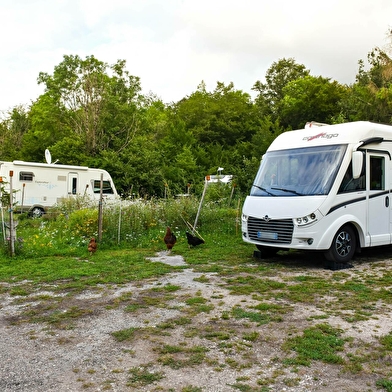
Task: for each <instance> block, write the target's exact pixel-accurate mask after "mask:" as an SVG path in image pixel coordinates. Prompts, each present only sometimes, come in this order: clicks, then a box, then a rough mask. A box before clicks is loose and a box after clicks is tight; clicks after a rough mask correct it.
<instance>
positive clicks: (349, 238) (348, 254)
mask: <svg viewBox="0 0 392 392" xmlns="http://www.w3.org/2000/svg"><path fill="white" fill-rule="evenodd" d="M356 247H357V239H356V236H355V231H354V229H353V228H352V227H351V226H349V225H345V226H342V227H341V228H340V229H339V230H338V231H337V233H336V234H335V236H334V237H333V240H332V244H331V247H330V248H329V250H328V251H327V252H326V253H325V257H326V259H327V260H330V261H334V262H337V263H348V262H349V261H350V260H351V259H352V257H353V256H354V253H355V249H356Z"/></svg>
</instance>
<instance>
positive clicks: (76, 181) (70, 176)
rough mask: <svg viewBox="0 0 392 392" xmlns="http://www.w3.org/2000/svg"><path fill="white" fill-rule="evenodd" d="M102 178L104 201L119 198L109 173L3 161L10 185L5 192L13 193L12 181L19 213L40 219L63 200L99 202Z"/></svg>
mask: <svg viewBox="0 0 392 392" xmlns="http://www.w3.org/2000/svg"><path fill="white" fill-rule="evenodd" d="M10 175H12V179H11V176H10ZM101 175H102V180H103V181H102V185H103V186H102V196H103V198H105V199H116V198H117V197H118V194H117V191H116V188H115V186H114V183H113V180H112V178H111V176H110V174H109V173H108V172H107V171H106V170H102V169H92V168H89V167H86V166H71V165H58V164H52V163H36V162H24V161H13V162H2V161H0V176H1V178H2V181H3V182H4V183H5V184H6V185H5V189H6V190H7V191H9V185H10V183H11V182H12V189H13V190H14V191H15V193H14V195H15V196H14V203H15V210H16V211H19V212H20V211H29V214H30V215H31V216H34V217H40V216H41V215H42V214H43V213H45V212H46V211H47V210H48V208H50V207H53V206H55V205H56V204H57V203H59V202H61V200H63V199H66V198H72V197H77V196H78V195H80V196H83V195H85V196H86V197H89V198H91V199H92V200H96V201H99V200H100V194H101Z"/></svg>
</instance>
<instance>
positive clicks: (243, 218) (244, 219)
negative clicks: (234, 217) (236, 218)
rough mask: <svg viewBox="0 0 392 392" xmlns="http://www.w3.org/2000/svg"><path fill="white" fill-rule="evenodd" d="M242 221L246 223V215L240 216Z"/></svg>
mask: <svg viewBox="0 0 392 392" xmlns="http://www.w3.org/2000/svg"><path fill="white" fill-rule="evenodd" d="M242 221H243V222H247V221H248V215H245V214H242Z"/></svg>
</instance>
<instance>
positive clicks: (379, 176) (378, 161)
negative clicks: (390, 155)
mask: <svg viewBox="0 0 392 392" xmlns="http://www.w3.org/2000/svg"><path fill="white" fill-rule="evenodd" d="M384 168H385V159H384V157H375V156H371V157H370V190H371V191H379V190H383V189H385V175H384V173H385V170H384Z"/></svg>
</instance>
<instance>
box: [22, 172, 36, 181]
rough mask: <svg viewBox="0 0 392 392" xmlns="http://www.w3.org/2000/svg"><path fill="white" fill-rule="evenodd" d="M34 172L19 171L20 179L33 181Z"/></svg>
mask: <svg viewBox="0 0 392 392" xmlns="http://www.w3.org/2000/svg"><path fill="white" fill-rule="evenodd" d="M33 179H34V173H33V172H20V173H19V181H33Z"/></svg>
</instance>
